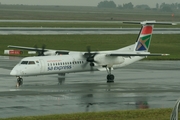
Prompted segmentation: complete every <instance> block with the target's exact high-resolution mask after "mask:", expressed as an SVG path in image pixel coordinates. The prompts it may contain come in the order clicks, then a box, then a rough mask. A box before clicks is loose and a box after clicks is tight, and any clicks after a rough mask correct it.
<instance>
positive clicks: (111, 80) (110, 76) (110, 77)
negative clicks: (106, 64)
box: [107, 74, 114, 83]
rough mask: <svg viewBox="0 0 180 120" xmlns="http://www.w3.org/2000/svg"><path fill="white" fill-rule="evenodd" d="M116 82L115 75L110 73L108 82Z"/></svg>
mask: <svg viewBox="0 0 180 120" xmlns="http://www.w3.org/2000/svg"><path fill="white" fill-rule="evenodd" d="M113 82H114V75H113V74H108V75H107V83H113Z"/></svg>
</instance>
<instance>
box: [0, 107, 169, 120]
mask: <svg viewBox="0 0 180 120" xmlns="http://www.w3.org/2000/svg"><path fill="white" fill-rule="evenodd" d="M171 112H172V109H170V108H163V109H139V110H125V111H106V112H89V113H74V114H59V115H58V114H56V115H46V116H29V117H16V118H7V119H0V120H169V118H170V115H171Z"/></svg>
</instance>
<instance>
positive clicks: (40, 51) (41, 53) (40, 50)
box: [34, 44, 46, 56]
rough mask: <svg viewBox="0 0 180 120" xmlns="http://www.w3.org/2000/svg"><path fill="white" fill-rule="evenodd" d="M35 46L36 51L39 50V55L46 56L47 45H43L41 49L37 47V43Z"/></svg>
mask: <svg viewBox="0 0 180 120" xmlns="http://www.w3.org/2000/svg"><path fill="white" fill-rule="evenodd" d="M34 48H35V51H36V52H37V54H38V56H45V55H44V52H46V50H45V48H46V46H45V45H44V44H43V45H42V47H41V49H39V48H38V47H37V45H35V46H34Z"/></svg>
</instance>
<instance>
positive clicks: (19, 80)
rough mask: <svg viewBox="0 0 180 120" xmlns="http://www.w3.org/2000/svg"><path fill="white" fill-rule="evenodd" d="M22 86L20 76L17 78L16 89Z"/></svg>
mask: <svg viewBox="0 0 180 120" xmlns="http://www.w3.org/2000/svg"><path fill="white" fill-rule="evenodd" d="M22 84H23V79H22V78H21V77H20V76H17V84H16V87H19V86H21V85H22Z"/></svg>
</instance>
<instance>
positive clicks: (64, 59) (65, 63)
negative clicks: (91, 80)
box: [10, 52, 144, 76]
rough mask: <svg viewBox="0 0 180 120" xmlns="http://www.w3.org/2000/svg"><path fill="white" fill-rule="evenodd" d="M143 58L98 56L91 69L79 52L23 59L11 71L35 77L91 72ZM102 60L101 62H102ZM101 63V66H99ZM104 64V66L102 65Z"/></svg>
mask: <svg viewBox="0 0 180 120" xmlns="http://www.w3.org/2000/svg"><path fill="white" fill-rule="evenodd" d="M143 58H144V57H139V56H135V57H107V58H106V56H98V57H97V58H96V59H97V61H98V60H99V61H98V65H95V66H93V67H92V68H91V66H90V65H89V62H87V61H86V58H85V57H83V56H82V54H81V52H79V53H77V54H71V55H60V56H59V55H58V56H37V57H26V58H23V59H22V60H21V61H20V62H19V63H18V64H17V65H16V66H15V67H14V68H13V69H12V71H11V73H10V75H14V76H36V75H45V74H60V73H74V72H84V71H91V70H92V69H93V70H100V69H101V70H102V69H104V70H105V68H103V67H102V66H103V65H107V66H110V67H112V68H119V67H123V66H126V65H129V64H131V63H133V62H136V61H139V60H141V59H143ZM102 60H103V61H102ZM101 61H102V64H101ZM104 63H105V64H104Z"/></svg>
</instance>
